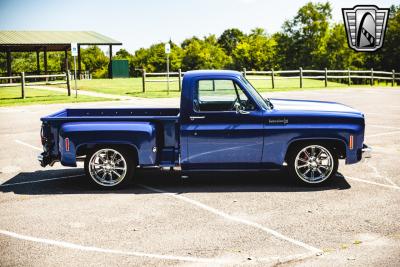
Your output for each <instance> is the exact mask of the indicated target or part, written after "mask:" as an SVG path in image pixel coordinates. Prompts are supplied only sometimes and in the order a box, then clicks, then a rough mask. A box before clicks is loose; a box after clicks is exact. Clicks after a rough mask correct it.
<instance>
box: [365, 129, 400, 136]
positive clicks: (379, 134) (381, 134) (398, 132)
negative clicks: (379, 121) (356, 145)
mask: <svg viewBox="0 0 400 267" xmlns="http://www.w3.org/2000/svg"><path fill="white" fill-rule="evenodd" d="M392 134H400V131H394V132H385V133H378V134H370V135H366V136H365V137H366V138H371V137H378V136H385V135H392Z"/></svg>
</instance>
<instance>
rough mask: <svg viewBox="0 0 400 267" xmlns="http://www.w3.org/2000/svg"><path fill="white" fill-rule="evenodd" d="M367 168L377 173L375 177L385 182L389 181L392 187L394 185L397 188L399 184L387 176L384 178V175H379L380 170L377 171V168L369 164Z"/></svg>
mask: <svg viewBox="0 0 400 267" xmlns="http://www.w3.org/2000/svg"><path fill="white" fill-rule="evenodd" d="M367 166H368V167H370V168H371V169H372V170H373V171H374V173H375V175H376V176H377V177H379V178H381V179H385V180H386V181H388V182H389V183H390V184H392V185H394V186H397V184H395V183H394V182H393V181H392V180H391V179H389V178H387V177H386V176H382V175H381V174H380V173H379V171H378V169H377V168H376V167H375V166H372V165H370V164H368V165H367Z"/></svg>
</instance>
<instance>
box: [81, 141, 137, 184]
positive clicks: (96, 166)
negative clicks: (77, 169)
mask: <svg viewBox="0 0 400 267" xmlns="http://www.w3.org/2000/svg"><path fill="white" fill-rule="evenodd" d="M133 170H134V166H133V164H132V157H130V155H129V152H128V151H126V150H124V149H122V148H119V147H118V148H117V147H103V148H97V149H94V150H92V151H91V152H90V153H89V154H88V155H86V159H85V172H86V176H88V177H90V178H91V181H92V182H93V183H94V184H95V185H96V186H98V187H100V188H120V187H123V186H125V185H127V184H128V183H129V180H130V178H131V177H132V174H133Z"/></svg>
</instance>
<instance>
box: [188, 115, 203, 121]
mask: <svg viewBox="0 0 400 267" xmlns="http://www.w3.org/2000/svg"><path fill="white" fill-rule="evenodd" d="M189 118H190V120H191V121H194V120H200V119H205V118H206V116H190V117H189Z"/></svg>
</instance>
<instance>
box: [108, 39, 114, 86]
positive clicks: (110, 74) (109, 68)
mask: <svg viewBox="0 0 400 267" xmlns="http://www.w3.org/2000/svg"><path fill="white" fill-rule="evenodd" d="M109 47H110V49H109V52H110V55H109V57H110V63H109V65H108V78H109V79H112V78H113V77H112V45H110V46H109Z"/></svg>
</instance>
